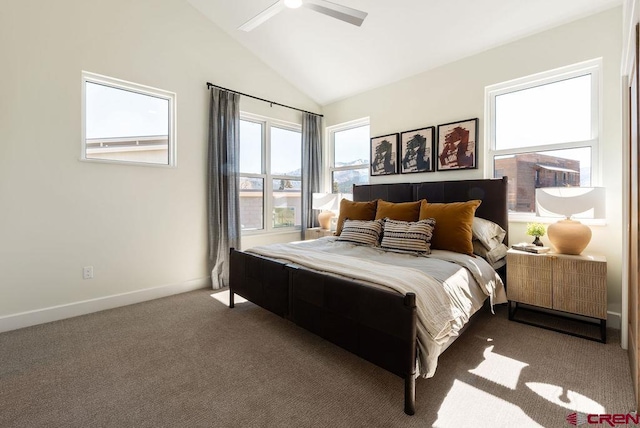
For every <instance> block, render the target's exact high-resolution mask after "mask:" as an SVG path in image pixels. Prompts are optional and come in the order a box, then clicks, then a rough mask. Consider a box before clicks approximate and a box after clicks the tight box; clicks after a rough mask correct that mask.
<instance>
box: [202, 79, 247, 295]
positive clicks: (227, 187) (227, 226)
mask: <svg viewBox="0 0 640 428" xmlns="http://www.w3.org/2000/svg"><path fill="white" fill-rule="evenodd" d="M239 104H240V95H238V94H235V93H233V92H228V91H225V90H221V89H218V88H211V101H210V113H209V154H208V162H207V183H208V186H207V193H208V195H207V207H208V223H209V259H210V262H211V284H212V287H213V288H214V289H216V288H221V287H226V286H228V285H229V250H230V248H239V247H240V215H239V213H240V210H239V197H238V194H239V187H240V186H239V184H240V181H239V176H238V169H239V158H238V153H239V144H240V105H239Z"/></svg>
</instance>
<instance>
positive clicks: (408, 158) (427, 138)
mask: <svg viewBox="0 0 640 428" xmlns="http://www.w3.org/2000/svg"><path fill="white" fill-rule="evenodd" d="M434 134H435V128H434V127H433V126H429V127H427V128H420V129H414V130H412V131H405V132H403V133H401V134H400V173H402V174H409V173H412V172H431V171H433V141H434V138H433V137H434Z"/></svg>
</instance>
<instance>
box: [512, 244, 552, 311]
mask: <svg viewBox="0 0 640 428" xmlns="http://www.w3.org/2000/svg"><path fill="white" fill-rule="evenodd" d="M551 263H552V260H550V259H549V258H547V257H538V256H535V255H529V254H513V253H508V254H507V296H508V299H509V300H513V301H515V302H521V303H527V304H530V305H535V306H540V307H543V308H551V307H552V305H553V299H552V296H553V292H552V287H553V270H552V265H551Z"/></svg>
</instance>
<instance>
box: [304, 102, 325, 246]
mask: <svg viewBox="0 0 640 428" xmlns="http://www.w3.org/2000/svg"><path fill="white" fill-rule="evenodd" d="M321 168H322V117H321V116H318V115H315V114H309V113H302V239H304V232H305V229H307V228H310V227H316V226H317V215H316V213H314V211H313V210H312V209H311V206H312V197H313V193H314V192H319V191H320V180H321V178H322V177H321V172H322V170H321Z"/></svg>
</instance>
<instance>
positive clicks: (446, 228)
mask: <svg viewBox="0 0 640 428" xmlns="http://www.w3.org/2000/svg"><path fill="white" fill-rule="evenodd" d="M481 202H482V201H480V200H472V201H467V202H452V203H449V204H430V203H427V202H426V201H425V202H423V203H422V205H421V206H420V220H423V219H427V218H432V219H434V220H435V221H436V227H435V228H434V230H433V237H432V238H431V248H433V249H437V250H449V251H455V252H456V253H463V254H469V255H473V243H472V239H473V232H472V228H471V225H472V224H473V217H474V216H475V213H476V208H478V206H479V205H480V203H481Z"/></svg>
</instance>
